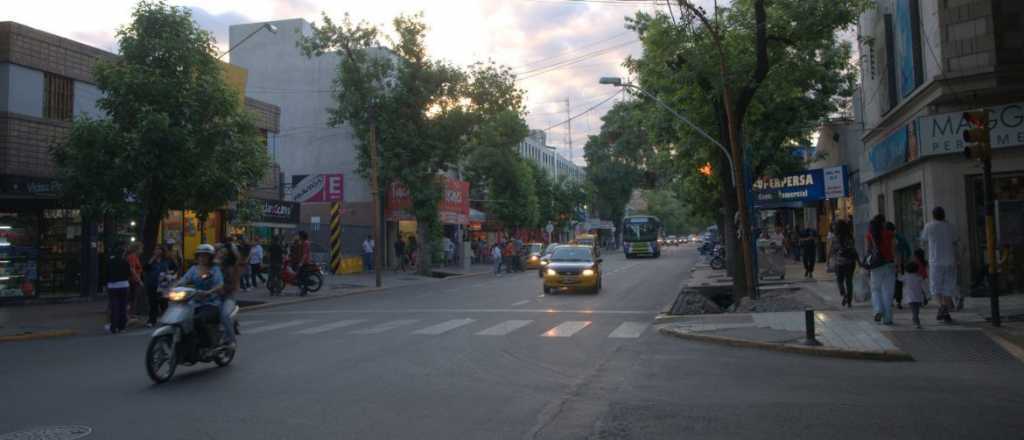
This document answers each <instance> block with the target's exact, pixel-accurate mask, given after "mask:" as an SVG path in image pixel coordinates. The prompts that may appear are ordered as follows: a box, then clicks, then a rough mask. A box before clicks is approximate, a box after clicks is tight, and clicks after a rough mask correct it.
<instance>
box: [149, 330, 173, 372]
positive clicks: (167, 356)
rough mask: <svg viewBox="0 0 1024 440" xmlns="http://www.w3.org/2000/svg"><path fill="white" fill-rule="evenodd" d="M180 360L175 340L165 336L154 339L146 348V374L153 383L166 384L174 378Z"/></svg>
mask: <svg viewBox="0 0 1024 440" xmlns="http://www.w3.org/2000/svg"><path fill="white" fill-rule="evenodd" d="M176 368H178V358H177V356H176V355H175V353H174V338H173V337H172V336H171V335H164V336H159V337H156V338H153V339H151V340H150V341H149V347H147V348H146V373H148V374H149V378H150V379H152V380H153V383H164V382H167V381H168V380H171V378H172V377H174V370H175V369H176Z"/></svg>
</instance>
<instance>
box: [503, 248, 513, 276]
mask: <svg viewBox="0 0 1024 440" xmlns="http://www.w3.org/2000/svg"><path fill="white" fill-rule="evenodd" d="M514 249H515V243H514V242H513V240H508V241H506V242H505V245H504V246H502V249H501V265H502V266H505V273H512V271H513V270H515V268H514V267H512V263H513V260H512V255H513V253H514V252H515V250H514Z"/></svg>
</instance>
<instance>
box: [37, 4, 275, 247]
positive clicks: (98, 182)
mask: <svg viewBox="0 0 1024 440" xmlns="http://www.w3.org/2000/svg"><path fill="white" fill-rule="evenodd" d="M117 39H118V47H119V48H120V50H121V56H120V57H118V58H117V59H116V60H113V61H109V62H100V63H99V64H97V66H96V69H95V78H96V85H97V87H98V88H99V89H100V92H101V93H102V95H103V97H102V98H100V99H99V101H98V103H97V104H98V107H99V108H100V109H101V110H102V111H103V112H104V113H105V114H106V119H104V120H102V121H93V120H88V119H78V120H76V121H75V122H74V125H73V128H72V130H71V135H70V137H69V138H68V140H67V141H66V142H65V143H63V144H61V145H57V146H55V147H54V150H53V156H54V158H55V161H56V163H57V166H58V175H59V176H61V177H62V178H63V179H64V182H65V185H64V186H65V188H68V189H69V195H71V196H72V197H78V200H79V201H80V202H81V203H82V205H83V208H84V209H86V211H87V212H90V213H94V214H104V213H110V212H114V211H116V210H117V209H120V208H121V207H123V206H124V203H125V200H126V199H133V200H137V201H138V204H139V205H140V207H141V209H142V212H143V225H142V237H143V244H144V249H145V253H146V254H149V253H150V252H151V251H152V249H153V247H154V245H155V244H156V241H157V234H158V230H159V226H160V222H161V220H163V218H164V217H165V216H166V215H167V211H168V210H169V209H172V208H179V209H183V208H192V209H197V210H198V211H200V212H201V213H204V212H206V213H208V212H209V211H211V210H213V209H216V208H220V207H223V206H224V205H225V204H226V203H227V202H228V201H230V200H232V199H234V198H235V197H236V196H237V195H238V193H239V192H240V191H241V190H242V189H243V188H245V187H246V186H247V185H251V184H255V183H256V182H257V181H258V180H259V178H260V177H261V175H262V172H263V171H264V170H265V169H266V167H267V165H268V164H269V158H268V156H267V154H266V150H265V148H264V147H263V146H262V145H261V144H260V142H259V132H258V130H257V129H256V127H255V125H254V124H253V122H252V120H251V118H250V116H249V114H248V113H246V112H245V111H244V109H243V107H242V104H241V100H240V99H239V96H238V94H237V93H236V92H235V91H234V90H232V89H231V88H229V87H228V85H227V84H226V83H225V82H224V78H223V70H222V66H221V63H220V61H218V60H217V58H216V53H217V52H216V49H215V45H214V41H213V38H212V37H211V35H210V34H209V33H208V32H206V31H204V30H202V29H200V28H199V26H198V25H197V24H196V22H195V21H194V20H192V16H191V12H190V11H189V10H188V9H187V8H183V7H176V6H168V5H167V4H166V3H164V2H162V1H142V2H140V3H139V4H138V5H136V7H135V9H134V11H133V12H132V22H131V23H130V24H128V25H126V26H124V27H122V28H120V29H119V30H118V31H117ZM103 139H107V140H109V142H102V140H103ZM82 158H94V159H96V160H97V162H93V163H91V164H90V163H87V162H85V161H83V160H80V159H82ZM97 164H102V166H100V167H97ZM97 168H102V169H101V170H99V169H97ZM86 193H88V194H86Z"/></svg>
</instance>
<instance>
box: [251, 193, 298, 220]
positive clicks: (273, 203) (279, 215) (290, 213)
mask: <svg viewBox="0 0 1024 440" xmlns="http://www.w3.org/2000/svg"><path fill="white" fill-rule="evenodd" d="M257 201H258V202H259V203H260V204H262V205H263V210H262V212H261V214H260V221H261V222H264V223H288V224H298V223H299V204H298V203H296V202H286V201H284V200H265V199H257Z"/></svg>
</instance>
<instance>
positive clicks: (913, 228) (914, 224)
mask: <svg viewBox="0 0 1024 440" xmlns="http://www.w3.org/2000/svg"><path fill="white" fill-rule="evenodd" d="M893 201H894V202H895V205H894V206H895V210H896V213H895V215H896V218H895V221H894V223H895V224H896V231H897V232H899V233H900V234H901V235H903V237H904V238H906V239H907V241H908V242H910V243H917V241H918V237H920V236H921V229H922V228H924V208H923V203H922V199H921V185H920V184H916V185H911V186H908V187H906V188H903V189H898V190H896V191H895V192H893ZM912 246H917V245H912Z"/></svg>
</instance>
